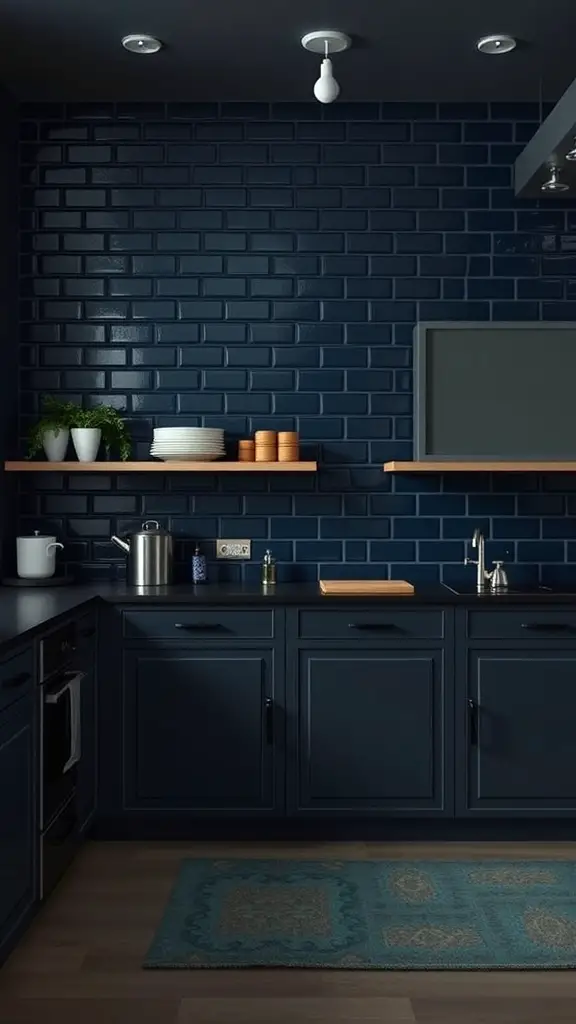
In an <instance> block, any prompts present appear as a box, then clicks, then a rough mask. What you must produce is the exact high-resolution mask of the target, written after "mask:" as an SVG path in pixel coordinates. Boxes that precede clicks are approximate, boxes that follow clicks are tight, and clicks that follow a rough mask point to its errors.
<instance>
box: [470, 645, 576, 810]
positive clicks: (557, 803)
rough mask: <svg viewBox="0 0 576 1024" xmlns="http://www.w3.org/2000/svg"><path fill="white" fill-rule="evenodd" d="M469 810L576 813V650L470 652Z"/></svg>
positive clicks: (523, 649) (487, 650)
mask: <svg viewBox="0 0 576 1024" xmlns="http://www.w3.org/2000/svg"><path fill="white" fill-rule="evenodd" d="M457 731H458V734H459V737H460V739H461V740H463V739H464V737H466V740H467V743H466V749H465V750H461V754H462V756H461V757H459V758H458V760H457V763H461V764H462V765H467V769H468V770H467V774H466V778H464V775H463V774H462V775H461V777H460V779H459V781H458V785H459V792H458V805H459V811H460V812H461V813H467V814H480V815H481V814H484V815H486V816H488V817H490V816H508V817H509V816H516V817H530V816H542V815H546V814H548V815H550V816H556V815H560V816H561V815H568V816H570V815H574V814H576V739H575V737H576V651H575V650H569V649H568V650H565V651H562V650H558V649H555V650H538V649H536V650H529V649H526V648H525V647H524V648H521V649H517V650H490V649H484V650H470V651H469V652H468V687H467V693H466V694H462V696H461V697H459V722H458V725H457Z"/></svg>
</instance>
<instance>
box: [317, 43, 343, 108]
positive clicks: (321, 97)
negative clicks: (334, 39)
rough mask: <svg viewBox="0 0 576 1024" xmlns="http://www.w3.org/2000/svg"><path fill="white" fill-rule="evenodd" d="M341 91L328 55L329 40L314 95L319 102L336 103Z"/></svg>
mask: <svg viewBox="0 0 576 1024" xmlns="http://www.w3.org/2000/svg"><path fill="white" fill-rule="evenodd" d="M339 92H340V86H339V85H338V82H337V81H336V79H335V78H334V72H333V71H332V61H331V60H330V57H329V56H328V42H326V50H325V57H324V60H323V61H322V63H321V65H320V78H318V79H317V81H316V82H314V95H315V97H316V99H317V100H318V102H319V103H334V100H335V99H337V98H338V94H339Z"/></svg>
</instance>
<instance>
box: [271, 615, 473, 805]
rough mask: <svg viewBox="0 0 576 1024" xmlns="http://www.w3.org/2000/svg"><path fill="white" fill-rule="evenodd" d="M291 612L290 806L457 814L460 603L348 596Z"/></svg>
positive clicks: (289, 672) (289, 686)
mask: <svg viewBox="0 0 576 1024" xmlns="http://www.w3.org/2000/svg"><path fill="white" fill-rule="evenodd" d="M287 616H288V629H287V635H288V651H287V656H288V657H287V663H288V666H289V670H288V680H287V681H288V703H287V711H288V733H287V747H288V767H287V771H288V806H289V813H291V814H295V815H299V816H305V817H313V816H321V817H322V816H326V817H370V816H389V817H395V816H398V817H406V816H409V817H426V816H435V817H442V816H449V815H451V814H452V813H453V786H452V780H453V772H452V764H453V761H452V758H453V735H454V729H453V672H452V650H453V614H452V612H451V610H449V609H442V608H433V609H427V608H422V607H407V606H406V604H404V603H403V602H391V603H389V604H388V603H383V602H378V603H376V604H375V605H374V608H373V609H370V608H368V609H367V608H366V606H360V607H358V606H354V605H349V606H348V607H347V606H346V605H342V604H341V603H340V602H338V603H337V605H333V604H332V605H330V604H329V603H327V604H326V605H325V606H323V607H314V608H300V609H289V610H288V612H287Z"/></svg>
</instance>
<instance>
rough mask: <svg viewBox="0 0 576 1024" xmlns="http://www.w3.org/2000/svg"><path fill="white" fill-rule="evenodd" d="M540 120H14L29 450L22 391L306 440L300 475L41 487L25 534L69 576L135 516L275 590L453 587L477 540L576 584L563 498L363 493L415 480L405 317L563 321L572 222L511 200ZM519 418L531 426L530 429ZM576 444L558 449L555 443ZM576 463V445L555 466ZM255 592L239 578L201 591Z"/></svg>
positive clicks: (467, 108) (96, 478) (457, 112)
mask: <svg viewBox="0 0 576 1024" xmlns="http://www.w3.org/2000/svg"><path fill="white" fill-rule="evenodd" d="M537 113H538V111H537V109H536V105H535V104H519V105H518V104H514V105H512V104H509V103H505V104H493V105H492V106H491V107H490V108H488V106H487V105H485V104H473V105H469V104H439V105H438V104H434V103H416V104H407V105H406V104H389V103H382V104H378V103H367V104H352V105H351V104H346V103H338V104H335V105H334V106H333V107H327V108H321V107H320V106H319V105H317V104H296V105H290V104H281V105H278V106H274V105H273V106H269V105H268V104H248V105H247V104H222V105H217V104H211V103H197V104H194V103H175V104H169V105H168V106H166V105H164V104H153V105H134V104H121V103H119V104H116V105H112V104H101V105H96V104H94V105H82V106H80V105H75V104H69V105H67V106H66V107H64V106H59V105H48V104H46V105H39V106H38V105H35V106H27V107H24V108H23V110H22V121H21V139H22V143H21V175H22V191H21V207H22V209H21V227H22V231H21V299H22V301H21V319H22V326H21V340H22V345H21V365H22V375H21V410H22V423H21V426H22V432H25V430H26V428H27V426H28V425H29V423H30V422H31V421H32V420H33V419H34V417H35V415H36V414H37V412H38V407H39V398H40V395H41V394H42V393H58V394H66V395H67V396H68V397H70V398H73V399H75V400H81V401H83V402H84V403H85V404H86V405H94V404H97V403H100V402H111V403H113V404H114V406H115V407H116V408H117V409H119V410H121V411H122V412H123V413H125V414H126V415H127V416H128V417H129V418H130V420H131V422H132V424H133V428H134V434H135V437H136V439H137V451H138V455H139V456H140V457H145V456H146V454H147V450H148V443H147V439H148V437H149V435H150V427H151V425H152V424H172V423H178V422H186V423H190V424H197V423H198V424H205V425H218V426H220V425H222V426H224V427H226V430H227V433H228V435H229V437H230V439H234V438H237V437H242V436H247V435H249V434H251V433H252V432H253V431H254V430H255V429H261V428H274V429H285V430H292V429H297V430H299V431H300V434H301V438H302V443H303V450H304V454H305V455H308V456H311V457H317V458H318V459H319V461H320V462H321V464H322V468H321V472H320V473H319V474H318V476H317V477H314V476H305V475H302V476H298V475H286V476H284V475H282V476H280V475H278V476H270V477H269V478H268V477H266V476H264V475H262V476H255V475H254V476H241V477H237V476H235V475H234V476H233V477H231V476H218V475H217V474H214V475H212V474H199V475H196V476H187V475H186V476H182V475H172V476H170V475H167V476H166V477H162V476H158V475H154V476H150V475H145V474H142V475H141V476H138V477H135V476H133V475H126V476H122V475H119V476H118V477H114V476H110V477H108V476H106V475H96V474H94V475H92V476H90V475H84V474H83V475H82V476H81V477H80V476H74V475H71V476H70V477H64V478H62V477H59V476H43V477H42V478H41V479H38V480H36V481H33V482H31V481H30V479H29V478H27V479H26V480H23V481H22V483H21V488H22V496H21V513H22V525H23V526H24V527H25V528H26V529H32V528H34V527H36V526H38V525H40V524H42V526H43V527H44V528H45V527H46V526H49V527H50V528H53V529H54V530H55V531H56V532H57V533H58V534H59V535H61V536H62V538H63V539H64V540H65V542H66V545H67V558H68V560H70V561H71V562H74V563H78V565H81V566H82V572H83V574H84V575H88V576H95V577H103V576H104V577H107V576H115V575H116V574H118V573H120V572H121V571H122V568H123V559H122V557H121V555H120V553H119V552H117V551H116V549H114V548H113V547H112V546H111V545H110V543H109V541H108V537H109V535H110V534H111V533H112V532H114V531H120V532H121V531H124V530H126V529H129V528H131V527H132V526H133V525H134V522H138V521H140V520H141V518H142V517H143V516H155V517H158V518H159V519H160V520H161V521H162V522H163V523H164V524H165V525H167V526H169V527H170V528H171V529H173V530H174V531H175V532H176V533H177V534H178V535H179V536H180V537H181V538H183V540H184V543H183V544H182V545H181V546H180V555H181V558H182V559H184V558H186V557H187V556H188V554H189V553H190V549H191V544H192V542H193V541H194V540H196V539H199V540H201V541H203V542H205V543H206V547H207V548H208V550H209V551H210V552H211V551H212V543H213V540H214V538H215V537H216V536H218V535H220V536H223V537H250V538H252V539H253V541H254V556H255V559H260V558H261V556H262V554H263V551H264V549H265V547H266V546H268V545H270V546H271V547H272V549H273V551H274V553H275V554H276V556H277V558H278V560H279V563H280V578H283V579H288V578H293V579H294V578H296V579H309V578H313V579H315V578H316V577H317V575H318V574H319V573H320V574H321V575H324V576H343V575H348V576H350V575H352V576H356V575H362V576H386V575H388V574H390V575H391V576H408V577H410V578H412V579H427V580H428V579H430V580H435V579H440V578H444V579H448V580H449V579H450V578H454V576H455V575H457V576H459V577H462V575H464V576H470V574H471V572H472V570H471V569H463V568H462V567H461V563H462V560H463V557H464V554H465V542H466V539H467V538H469V536H470V534H471V532H472V528H473V526H475V525H480V526H482V527H483V528H484V530H485V532H486V534H487V536H488V537H490V538H491V542H490V544H489V549H488V555H489V557H490V558H495V557H503V558H505V559H506V561H517V562H518V563H519V565H518V568H517V570H515V578H518V579H519V578H522V579H528V578H537V577H540V578H543V579H548V578H552V577H554V578H558V577H562V575H564V576H566V575H569V574H571V571H572V570H571V567H570V566H569V565H566V564H565V563H567V562H570V561H571V560H573V559H574V555H575V554H576V543H575V540H573V538H575V537H576V533H575V528H574V523H575V522H576V519H575V518H574V513H575V512H576V477H572V476H566V477H561V476H559V475H555V476H554V475H549V476H546V477H543V478H538V477H536V476H531V475H525V476H524V475H522V476H505V475H502V474H499V475H495V476H494V477H493V478H491V477H490V476H483V475H478V474H474V475H471V476H469V477H464V476H446V477H444V478H441V477H431V478H427V479H425V480H424V479H422V478H410V477H407V476H397V477H392V476H390V475H384V474H383V473H382V469H381V467H382V463H383V462H384V461H385V460H387V459H409V458H411V455H412V397H411V391H412V374H411V343H412V327H413V324H414V322H415V321H416V320H429V319H435V318H438V319H442V320H447V319H448V320H449V319H458V320H466V319H470V320H490V319H497V320H506V319H514V320H522V319H526V320H533V319H538V318H543V319H550V320H555V319H560V320H571V319H573V318H575V319H576V317H575V316H574V314H575V310H576V209H574V208H573V206H571V203H570V202H567V203H562V204H559V203H558V202H557V201H556V202H551V201H547V202H543V203H541V204H537V203H535V202H521V201H517V200H515V198H514V194H513V190H512V188H511V176H512V165H513V162H514V159H515V157H516V155H517V153H518V152H519V150H520V149H521V147H522V145H523V144H524V143H525V142H526V141H527V140H528V139H529V138H530V137H531V135H532V134H533V132H534V130H535V128H536V123H535V122H536V118H537ZM535 413H536V414H537V410H535ZM575 446H576V428H575ZM575 450H576V447H575ZM219 572H220V573H221V574H226V575H227V576H228V577H232V578H235V574H236V575H237V576H239V575H241V574H242V575H244V576H245V578H247V579H253V578H255V575H256V574H257V572H258V567H257V566H256V565H255V564H254V563H252V564H250V565H245V566H224V567H219Z"/></svg>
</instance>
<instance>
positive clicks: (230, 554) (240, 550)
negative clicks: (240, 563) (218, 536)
mask: <svg viewBox="0 0 576 1024" xmlns="http://www.w3.org/2000/svg"><path fill="white" fill-rule="evenodd" d="M251 549H252V542H251V541H249V540H217V541H216V558H250V555H251Z"/></svg>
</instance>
